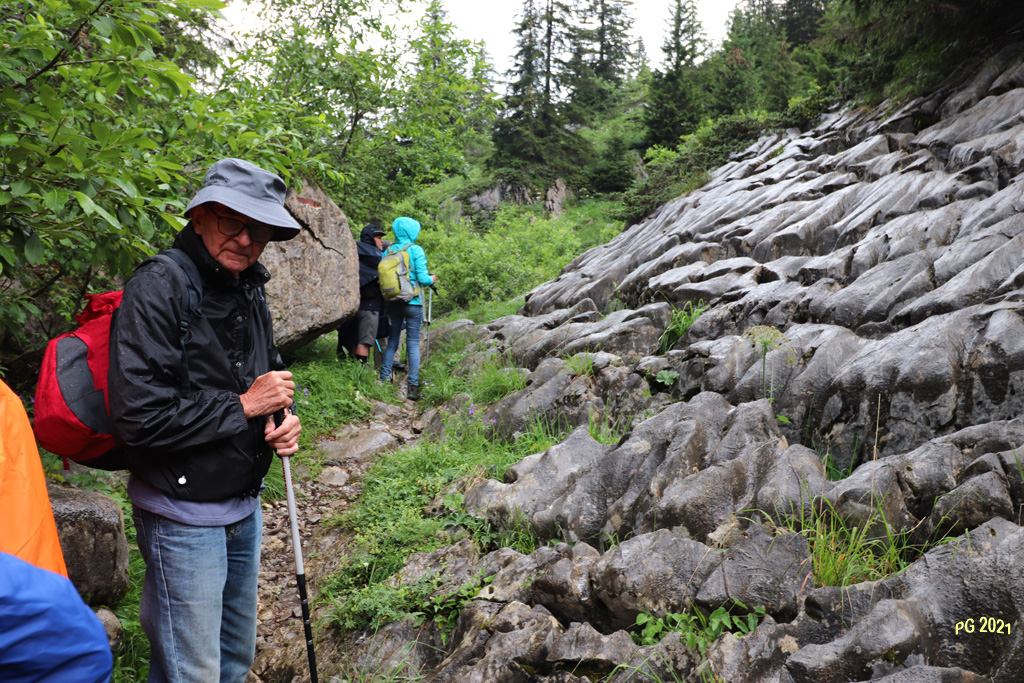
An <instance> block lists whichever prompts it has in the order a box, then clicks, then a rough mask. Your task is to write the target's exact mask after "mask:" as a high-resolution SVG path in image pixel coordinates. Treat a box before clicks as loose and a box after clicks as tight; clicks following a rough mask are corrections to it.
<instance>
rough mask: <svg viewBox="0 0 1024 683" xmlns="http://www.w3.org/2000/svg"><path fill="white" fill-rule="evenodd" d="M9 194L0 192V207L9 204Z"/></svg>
mask: <svg viewBox="0 0 1024 683" xmlns="http://www.w3.org/2000/svg"><path fill="white" fill-rule="evenodd" d="M11 199H12V197H11V193H10V192H4V191H3V190H0V206H6V205H7V204H10V203H11Z"/></svg>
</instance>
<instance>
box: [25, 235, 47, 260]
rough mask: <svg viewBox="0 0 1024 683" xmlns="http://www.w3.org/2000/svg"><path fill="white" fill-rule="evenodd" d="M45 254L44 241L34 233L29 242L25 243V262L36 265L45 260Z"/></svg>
mask: <svg viewBox="0 0 1024 683" xmlns="http://www.w3.org/2000/svg"><path fill="white" fill-rule="evenodd" d="M44 253H45V249H44V248H43V241H42V240H41V239H39V235H38V234H37V233H32V235H31V236H30V237H29V238H28V241H27V242H25V260H26V261H28V262H29V263H31V264H32V265H36V264H37V263H39V262H40V261H42V260H43V255H44Z"/></svg>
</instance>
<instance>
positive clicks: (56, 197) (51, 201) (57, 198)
mask: <svg viewBox="0 0 1024 683" xmlns="http://www.w3.org/2000/svg"><path fill="white" fill-rule="evenodd" d="M68 198H69V195H68V193H67V192H65V191H64V190H50V191H49V192H47V193H46V194H45V195H44V196H43V204H45V205H46V208H47V209H49V210H50V211H52V212H53V213H57V212H58V211H60V210H61V209H63V208H64V205H65V204H67V201H68Z"/></svg>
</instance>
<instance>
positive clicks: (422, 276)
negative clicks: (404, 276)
mask: <svg viewBox="0 0 1024 683" xmlns="http://www.w3.org/2000/svg"><path fill="white" fill-rule="evenodd" d="M391 230H392V232H394V233H395V243H394V244H392V245H391V246H390V247H388V248H387V249H386V250H384V255H385V256H386V255H387V254H393V253H395V252H396V251H399V250H401V249H402V247H405V246H406V245H410V246H409V248H408V249H407V250H406V251H408V252H409V270H410V273H409V276H410V277H411V278H412V283H413V284H414V285H419V286H420V287H427V286H428V285H432V284H434V278H433V277H431V275H430V273H429V272H428V271H427V255H426V254H425V253H424V252H423V247H421V246H420V245H418V244H416V238H417V237H419V236H420V222H419V221H417V220H414V219H412V218H407V217H405V216H402V217H400V218H396V219H395V221H394V223H392V224H391ZM409 304H410V305H412V306H422V305H423V301H422V300H421V299H420V297H418V296H417V297H414V298H413V300H412V301H410V302H409Z"/></svg>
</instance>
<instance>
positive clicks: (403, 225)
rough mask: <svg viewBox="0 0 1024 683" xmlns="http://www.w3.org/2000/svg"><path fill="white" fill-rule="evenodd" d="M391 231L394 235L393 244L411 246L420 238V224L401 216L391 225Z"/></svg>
mask: <svg viewBox="0 0 1024 683" xmlns="http://www.w3.org/2000/svg"><path fill="white" fill-rule="evenodd" d="M391 230H392V231H393V232H394V233H395V244H411V243H413V242H415V241H416V238H417V237H419V236H420V222H419V221H417V220H415V219H412V218H408V217H406V216H402V217H400V218H396V219H395V222H394V223H392V224H391Z"/></svg>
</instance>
